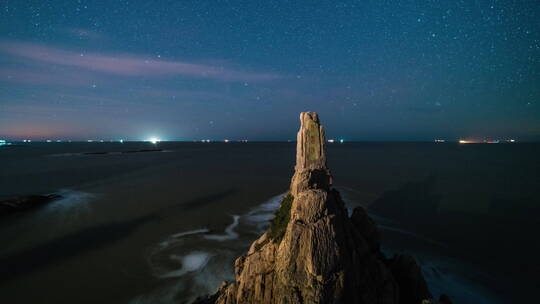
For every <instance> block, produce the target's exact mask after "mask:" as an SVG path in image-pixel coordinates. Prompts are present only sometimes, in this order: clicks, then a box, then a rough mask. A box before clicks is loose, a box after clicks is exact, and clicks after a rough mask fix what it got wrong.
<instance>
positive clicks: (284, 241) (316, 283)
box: [199, 112, 431, 304]
mask: <svg viewBox="0 0 540 304" xmlns="http://www.w3.org/2000/svg"><path fill="white" fill-rule="evenodd" d="M300 121H301V127H300V131H299V132H298V141H297V152H296V167H295V174H294V176H293V178H292V182H291V187H290V190H289V194H288V195H287V196H286V198H285V200H284V202H283V203H282V206H281V208H280V209H279V210H278V212H277V213H276V217H275V219H274V220H273V222H272V224H271V226H270V228H269V230H268V231H267V232H266V233H264V234H263V235H262V236H261V237H260V238H259V239H258V240H256V241H255V242H253V244H252V245H251V247H250V248H249V250H248V252H247V253H246V254H245V255H243V256H241V257H239V258H238V259H237V260H236V262H235V276H236V280H235V281H234V282H230V283H224V285H222V286H221V287H220V289H219V290H218V292H217V293H216V294H215V295H213V296H211V297H208V298H207V299H205V300H204V301H206V302H202V301H201V302H199V303H219V304H234V303H280V304H302V303H359V304H368V303H370V304H371V303H379V304H397V303H407V304H408V303H423V301H424V300H425V301H427V303H430V302H429V301H430V298H431V295H430V293H429V291H428V289H427V286H426V283H425V281H424V278H423V277H422V274H421V272H420V268H419V267H418V265H417V264H416V262H415V261H414V259H412V258H410V257H407V256H398V257H395V258H394V259H386V258H385V257H384V256H383V254H382V253H381V251H380V249H379V247H380V245H379V243H380V238H379V232H378V230H377V227H376V225H375V223H374V222H373V221H372V220H371V218H369V216H368V215H367V213H366V211H365V210H364V209H361V208H357V209H355V210H354V211H353V213H352V216H351V217H349V216H348V214H347V210H346V209H345V206H344V203H343V200H342V199H341V197H340V195H339V193H338V191H336V190H335V189H332V176H331V173H330V170H329V169H328V168H327V166H326V149H325V136H324V128H323V127H322V126H321V125H320V122H319V117H318V116H317V114H316V113H313V112H307V113H302V114H301V115H300ZM287 200H290V201H287ZM424 303H425V302H424Z"/></svg>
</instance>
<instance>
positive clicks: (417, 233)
mask: <svg viewBox="0 0 540 304" xmlns="http://www.w3.org/2000/svg"><path fill="white" fill-rule="evenodd" d="M295 146H296V144H295V143H294V142H282V143H279V142H247V143H246V142H229V143H224V142H210V143H206V142H205V143H201V142H160V143H156V144H152V143H148V142H124V143H119V142H115V143H107V142H105V143H100V142H93V143H56V142H51V143H36V142H32V143H14V144H13V145H11V146H4V147H0V200H2V199H6V198H10V197H14V196H20V195H30V194H50V193H56V194H59V195H60V196H61V198H59V199H57V200H55V201H52V202H50V203H48V204H46V205H43V206H41V207H38V208H35V209H33V210H29V211H27V212H20V213H17V214H12V215H9V216H3V217H0V303H57V304H62V303H133V304H136V303H190V302H191V301H193V300H194V299H195V298H196V297H198V296H201V295H204V294H208V293H212V292H214V291H215V290H216V289H217V288H218V286H219V285H220V284H221V282H222V281H225V280H232V279H233V278H234V266H233V265H234V259H235V258H236V257H238V256H240V255H241V254H243V253H245V252H246V250H247V249H248V247H249V245H250V244H251V242H252V241H253V240H255V239H256V238H257V237H258V236H259V235H260V234H261V233H262V232H264V231H265V229H266V227H267V225H268V222H269V221H270V220H271V219H272V217H273V213H274V210H275V209H276V208H277V207H278V206H279V203H280V200H281V198H282V196H283V194H284V193H285V192H286V191H287V189H288V186H289V183H290V180H291V177H292V174H293V172H294V162H295ZM327 150H328V152H327V153H328V166H329V167H330V168H331V170H332V174H333V177H334V186H335V188H336V189H338V190H339V191H340V193H341V196H342V198H343V199H344V201H345V204H346V206H347V208H348V209H349V210H350V211H352V209H353V208H355V207H357V206H363V207H364V208H366V209H367V210H368V212H369V214H370V215H371V216H372V217H373V219H374V220H375V221H376V222H377V224H378V226H379V230H380V232H381V237H382V250H383V252H384V254H385V255H386V256H387V257H391V256H393V255H395V254H410V255H413V256H414V257H415V258H416V259H417V260H418V262H419V264H420V265H421V266H422V271H423V273H424V276H425V278H426V280H427V283H428V285H429V288H430V290H431V292H432V293H433V296H434V297H435V298H437V297H438V296H439V295H440V294H441V293H445V294H448V295H450V297H451V298H452V299H453V300H454V302H455V303H460V304H473V303H474V304H482V303H486V304H496V303H520V302H528V303H531V301H532V300H534V299H537V298H538V291H540V280H538V275H539V274H540V259H539V258H538V257H539V256H540V242H539V241H538V234H539V233H540V200H539V198H540V161H539V158H540V144H538V143H513V144H502V143H501V144H458V143H448V142H447V143H427V142H426V143H414V142H344V143H330V144H328V147H327Z"/></svg>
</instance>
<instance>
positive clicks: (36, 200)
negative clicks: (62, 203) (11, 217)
mask: <svg viewBox="0 0 540 304" xmlns="http://www.w3.org/2000/svg"><path fill="white" fill-rule="evenodd" d="M60 198H61V196H60V195H58V194H44V195H26V196H18V197H13V198H8V199H4V200H0V216H5V215H8V214H13V213H17V212H21V211H25V210H28V209H33V208H36V207H39V206H42V205H44V204H46V203H49V202H51V201H53V200H56V199H60Z"/></svg>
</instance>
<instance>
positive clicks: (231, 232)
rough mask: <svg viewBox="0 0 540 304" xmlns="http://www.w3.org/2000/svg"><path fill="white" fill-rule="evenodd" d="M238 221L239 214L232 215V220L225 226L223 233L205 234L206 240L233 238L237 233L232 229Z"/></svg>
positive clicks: (227, 239) (236, 236)
mask: <svg viewBox="0 0 540 304" xmlns="http://www.w3.org/2000/svg"><path fill="white" fill-rule="evenodd" d="M239 223H240V216H239V215H233V222H232V224H230V225H229V226H227V228H225V234H209V235H205V236H204V238H205V239H207V240H213V241H220V242H222V241H229V240H234V239H237V238H238V233H236V232H235V231H234V229H235V228H236V227H237V226H238V224H239Z"/></svg>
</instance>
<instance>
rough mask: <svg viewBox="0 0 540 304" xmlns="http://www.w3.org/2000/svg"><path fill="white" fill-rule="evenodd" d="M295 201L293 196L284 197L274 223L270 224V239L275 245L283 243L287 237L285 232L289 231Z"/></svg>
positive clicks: (273, 220) (288, 194)
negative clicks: (288, 226) (283, 239)
mask: <svg viewBox="0 0 540 304" xmlns="http://www.w3.org/2000/svg"><path fill="white" fill-rule="evenodd" d="M293 200H294V197H293V196H292V194H290V193H287V194H286V195H285V196H284V197H283V200H282V201H281V204H280V206H279V209H278V210H277V211H276V213H275V214H274V219H272V221H271V222H270V228H269V229H268V237H269V238H270V239H271V240H273V241H274V243H279V242H281V239H282V238H283V236H284V235H285V231H286V230H287V224H288V223H289V219H290V218H291V206H292V202H293Z"/></svg>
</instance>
